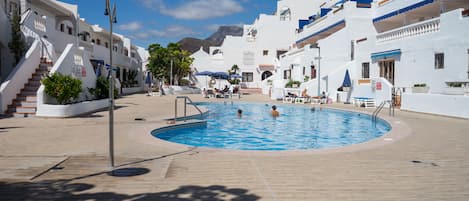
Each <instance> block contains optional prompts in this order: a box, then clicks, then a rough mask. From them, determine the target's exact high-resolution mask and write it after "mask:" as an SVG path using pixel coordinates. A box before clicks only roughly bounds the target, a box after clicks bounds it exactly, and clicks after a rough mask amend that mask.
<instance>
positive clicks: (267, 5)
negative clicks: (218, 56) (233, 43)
mask: <svg viewBox="0 0 469 201" xmlns="http://www.w3.org/2000/svg"><path fill="white" fill-rule="evenodd" d="M60 1H62V2H66V3H71V4H76V5H78V13H79V15H80V17H81V18H85V20H86V21H87V22H88V23H89V24H92V25H93V24H99V25H100V26H101V27H104V28H106V29H109V18H108V17H107V16H104V8H105V0H60ZM113 3H115V4H116V7H117V14H116V16H117V24H115V25H113V30H114V32H117V33H119V34H123V35H125V36H127V37H129V38H130V39H132V42H133V43H135V44H137V45H138V46H141V47H144V48H147V47H148V46H149V45H150V44H155V43H158V44H161V45H163V46H166V45H167V44H168V43H170V42H178V41H179V40H180V39H182V38H184V37H194V38H200V39H204V38H207V37H208V36H210V35H211V34H212V33H214V32H215V31H216V30H217V28H218V27H219V26H220V25H242V24H252V23H253V22H254V20H255V19H256V18H257V17H258V16H259V14H261V13H265V14H272V13H273V12H274V11H275V9H276V6H277V0H111V5H112V4H113Z"/></svg>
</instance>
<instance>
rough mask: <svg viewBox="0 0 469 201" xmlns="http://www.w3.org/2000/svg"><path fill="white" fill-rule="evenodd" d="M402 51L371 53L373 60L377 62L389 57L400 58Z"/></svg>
mask: <svg viewBox="0 0 469 201" xmlns="http://www.w3.org/2000/svg"><path fill="white" fill-rule="evenodd" d="M401 53H402V52H401V49H395V50H388V51H384V52H375V53H371V59H373V60H376V59H385V58H389V57H394V56H399V55H401Z"/></svg>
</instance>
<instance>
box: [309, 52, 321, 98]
mask: <svg viewBox="0 0 469 201" xmlns="http://www.w3.org/2000/svg"><path fill="white" fill-rule="evenodd" d="M310 47H311V48H317V49H318V56H317V57H314V59H316V60H318V96H320V95H321V47H319V45H318V43H313V44H311V46H310Z"/></svg>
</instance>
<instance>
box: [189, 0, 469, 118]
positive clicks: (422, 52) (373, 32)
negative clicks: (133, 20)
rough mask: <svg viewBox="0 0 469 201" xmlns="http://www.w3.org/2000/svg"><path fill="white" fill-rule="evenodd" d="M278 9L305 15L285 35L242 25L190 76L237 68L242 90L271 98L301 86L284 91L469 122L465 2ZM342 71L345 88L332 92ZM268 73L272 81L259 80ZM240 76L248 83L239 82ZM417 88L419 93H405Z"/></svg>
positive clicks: (366, 0)
mask: <svg viewBox="0 0 469 201" xmlns="http://www.w3.org/2000/svg"><path fill="white" fill-rule="evenodd" d="M311 5H314V6H313V7H309V6H311ZM282 8H302V9H307V10H302V9H300V11H301V12H300V13H301V15H298V16H296V17H294V18H292V20H294V21H297V22H298V23H297V22H295V23H293V22H290V23H289V25H292V26H293V25H295V28H293V27H289V26H288V27H289V28H290V31H287V32H282V31H283V30H285V28H284V27H282V25H281V24H280V23H263V22H265V21H264V20H262V19H263V18H262V16H263V15H261V16H260V18H259V19H257V20H256V21H255V23H254V24H253V25H245V33H244V34H243V37H231V36H227V37H226V39H225V41H224V43H223V45H222V46H221V47H213V48H211V51H210V53H209V54H206V53H203V52H200V51H199V52H197V53H195V54H194V55H193V56H194V58H195V62H194V68H195V69H196V71H197V70H198V69H199V68H201V70H208V71H215V69H221V71H224V70H225V69H228V68H229V67H231V65H232V64H238V66H240V68H241V71H242V73H245V74H243V84H245V85H246V87H261V88H262V91H263V93H264V94H269V95H270V96H271V98H272V99H281V98H282V97H284V96H285V94H286V92H287V90H286V89H285V84H286V83H287V82H289V81H290V80H294V81H300V82H301V85H300V87H299V88H297V89H288V90H292V91H296V92H299V91H303V90H304V89H307V91H308V94H309V95H311V96H317V95H319V94H320V93H321V92H323V91H324V92H326V93H327V94H328V96H329V98H330V99H332V100H333V101H341V102H342V101H347V100H349V101H351V100H353V99H354V98H367V99H371V100H374V101H375V102H376V104H379V103H382V102H383V101H388V100H394V102H395V103H396V104H398V106H400V107H401V109H405V110H410V111H417V112H424V113H433V114H442V115H449V116H456V117H463V118H469V108H467V105H469V96H467V95H468V94H469V38H468V37H467V36H468V35H469V17H468V16H469V11H468V8H469V1H467V0H452V1H448V0H349V1H347V0H334V1H325V0H319V1H304V2H303V1H302V2H300V1H278V9H277V13H276V15H278V16H277V18H278V20H279V21H280V19H281V16H282V15H281V13H284V12H282ZM292 13H293V9H292ZM304 14H306V15H304ZM267 26H269V28H267ZM270 26H272V27H270ZM260 27H262V28H260ZM253 28H255V29H254V30H257V32H254V33H256V34H255V36H254V37H255V38H254V39H253V36H252V30H253ZM260 30H262V31H264V30H268V31H267V32H262V33H264V34H261V31H260ZM274 30H277V31H274ZM279 30H282V31H279ZM293 30H297V31H293ZM267 33H269V34H267ZM282 34H284V35H282ZM250 41H256V42H254V43H253V42H250ZM257 41H259V42H257ZM261 41H265V42H261ZM267 41H271V42H270V44H269V43H268V42H267ZM272 44H275V45H272ZM277 44H278V45H277ZM282 48H283V49H282ZM217 49H218V50H217ZM264 50H266V51H264ZM278 50H288V51H287V52H285V53H284V54H281V55H280V56H279V58H278V59H277V57H276V56H277V55H275V56H273V55H270V53H271V52H272V51H273V52H276V51H278ZM279 52H280V51H279ZM264 53H266V54H267V55H266V57H265V56H264ZM240 64H241V65H240ZM220 66H223V67H220ZM266 66H268V67H269V68H268V70H266ZM347 70H348V71H349V74H350V77H351V79H352V87H351V90H350V91H348V92H343V91H339V88H340V87H341V86H342V83H343V81H344V76H345V72H346V71H347ZM216 71H218V70H216ZM267 71H268V72H271V73H272V74H273V76H271V77H269V78H267V79H264V78H266V77H268V76H262V75H263V74H264V73H266V72H267ZM247 73H252V80H254V82H248V83H246V82H247V81H249V76H246V74H247ZM247 75H249V74H247ZM246 77H248V78H246ZM422 84H423V85H425V86H426V87H425V89H428V91H427V92H426V93H416V91H415V92H412V91H413V90H414V89H415V90H416V89H417V88H415V87H414V85H422ZM464 94H466V96H465V95H464Z"/></svg>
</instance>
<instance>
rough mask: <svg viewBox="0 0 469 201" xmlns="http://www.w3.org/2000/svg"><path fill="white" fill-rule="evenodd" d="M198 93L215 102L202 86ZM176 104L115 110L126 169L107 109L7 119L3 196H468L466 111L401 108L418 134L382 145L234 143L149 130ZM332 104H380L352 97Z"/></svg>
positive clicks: (135, 103)
mask: <svg viewBox="0 0 469 201" xmlns="http://www.w3.org/2000/svg"><path fill="white" fill-rule="evenodd" d="M191 98H192V99H193V100H195V101H206V100H205V99H203V98H202V97H201V96H200V95H194V96H192V97H191ZM215 101H216V100H215ZM240 101H254V102H263V103H268V104H277V105H279V108H280V109H281V107H282V106H281V104H279V103H277V102H271V101H270V100H268V97H265V96H262V95H246V96H243V97H242V99H240ZM173 103H174V96H163V97H147V96H145V95H144V94H135V95H132V96H127V97H125V98H122V99H118V100H117V101H116V104H117V106H118V108H119V109H117V110H116V111H115V118H116V121H117V122H120V123H119V124H117V125H116V156H117V158H116V162H117V165H118V167H117V168H116V169H120V170H122V169H123V168H126V169H123V170H124V172H122V171H115V172H111V171H110V168H109V165H108V164H109V161H108V158H107V134H106V133H107V118H108V117H107V112H105V111H104V112H97V113H94V114H89V115H86V116H82V117H78V118H68V119H50V118H49V119H42V118H29V119H0V128H2V129H0V132H1V135H0V151H1V152H2V156H0V163H1V164H2V166H1V167H0V187H1V189H2V194H1V195H0V197H1V198H2V199H6V200H8V199H18V198H21V199H35V200H44V199H71V200H76V199H98V198H99V199H114V200H125V199H130V200H131V199H149V200H168V197H171V199H173V200H196V199H212V200H250V201H251V200H287V201H288V200H292V201H293V200H294V201H298V200H340V199H343V198H346V197H354V198H355V199H357V200H376V198H377V197H380V198H383V199H388V200H406V199H410V198H412V199H414V198H415V199H422V200H437V199H440V198H445V199H448V200H467V199H468V195H467V193H466V192H467V191H466V189H467V187H468V186H467V185H468V184H467V181H466V178H467V175H468V174H469V170H468V169H467V168H466V167H467V166H469V159H468V158H467V147H469V138H468V136H467V135H466V132H464V131H466V130H468V129H469V127H468V124H467V120H465V119H455V118H447V117H441V116H433V115H424V114H417V113H410V112H405V111H397V117H396V118H395V119H393V118H388V117H387V115H385V114H382V117H383V118H385V119H386V120H388V121H391V122H392V123H393V124H395V125H394V126H393V129H403V130H400V132H399V133H406V132H408V133H412V134H411V135H409V136H402V138H400V139H398V138H393V139H389V137H386V136H385V138H383V139H380V140H377V142H380V143H383V144H382V145H379V146H371V147H370V146H367V145H366V144H367V143H365V144H364V145H361V146H359V147H360V148H356V147H355V148H350V147H349V148H345V149H332V150H316V151H314V150H310V151H286V152H259V151H257V152H253V151H227V150H214V149H203V148H193V147H187V146H184V145H179V144H174V143H168V142H165V141H161V140H158V139H155V138H153V137H152V136H151V135H150V134H149V131H151V130H153V129H154V128H158V127H162V126H166V125H167V124H166V120H165V119H166V118H167V117H170V116H172V115H173V114H174V105H173ZM331 106H332V107H334V108H340V109H347V110H348V109H354V110H356V111H357V110H358V111H360V112H372V110H369V109H364V108H353V106H350V105H343V104H332V105H331ZM189 114H196V111H195V110H194V111H191V110H190V111H189ZM136 118H140V119H143V121H136V120H134V119H136ZM70 128H73V129H70ZM443 129H444V131H445V132H441V131H442V130H443ZM46 132H47V135H45V133H46ZM384 139H386V140H384ZM312 167H314V168H312ZM137 170H139V171H137ZM370 170H373V171H370ZM125 171H127V172H125ZM114 173H115V174H114ZM125 173H126V174H125ZM383 175H385V176H383ZM351 184H354V185H351ZM364 192H365V193H364Z"/></svg>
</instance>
